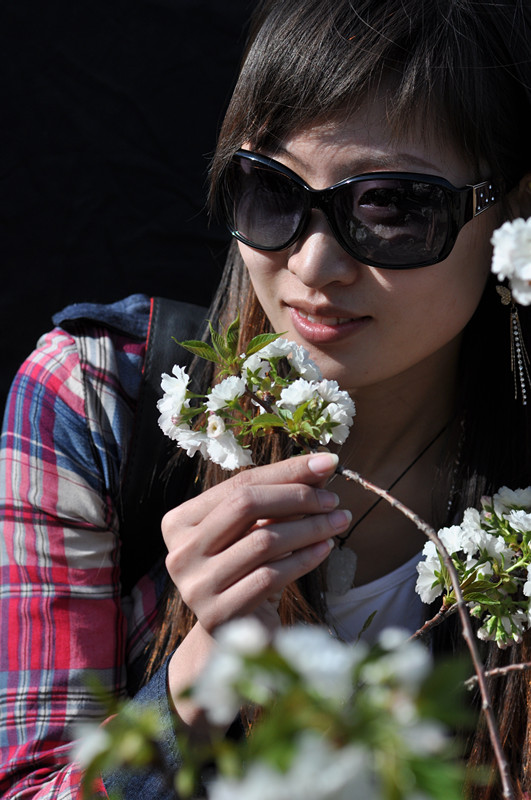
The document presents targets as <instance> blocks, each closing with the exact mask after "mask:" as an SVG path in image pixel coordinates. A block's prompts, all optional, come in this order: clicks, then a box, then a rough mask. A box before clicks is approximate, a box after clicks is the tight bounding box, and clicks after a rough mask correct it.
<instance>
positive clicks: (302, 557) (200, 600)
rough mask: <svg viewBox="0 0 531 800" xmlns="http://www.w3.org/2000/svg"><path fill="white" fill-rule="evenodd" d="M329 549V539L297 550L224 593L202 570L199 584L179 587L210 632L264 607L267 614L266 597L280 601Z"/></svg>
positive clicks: (267, 599)
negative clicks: (282, 595) (294, 582)
mask: <svg viewBox="0 0 531 800" xmlns="http://www.w3.org/2000/svg"><path fill="white" fill-rule="evenodd" d="M332 546H333V542H332V540H326V541H321V542H318V543H316V544H313V545H310V546H307V547H304V548H301V549H300V550H297V551H296V552H294V553H292V554H291V555H289V556H286V557H285V558H283V559H280V560H277V561H272V562H269V563H266V564H263V565H261V566H260V567H259V568H258V569H256V570H253V571H251V572H249V573H248V574H246V575H245V576H244V577H243V578H242V579H241V580H239V581H237V582H235V583H233V584H231V585H230V586H229V587H227V588H226V589H224V590H221V588H219V589H218V590H217V591H216V589H215V586H216V584H217V581H216V580H215V579H214V580H213V581H212V582H210V580H209V573H208V570H206V569H205V571H204V572H203V576H202V577H203V580H202V581H200V582H198V583H196V584H195V585H190V586H189V585H188V584H186V583H185V585H184V586H183V588H182V589H181V587H179V588H180V589H181V594H182V596H183V600H184V601H185V603H186V604H187V605H188V606H189V607H190V608H192V609H193V610H194V613H195V614H196V616H197V618H198V620H199V622H200V623H201V625H202V626H203V628H204V629H205V630H206V631H208V632H210V633H213V632H214V631H215V629H216V628H217V627H218V626H219V625H223V624H224V623H226V622H228V621H229V620H231V619H234V618H236V617H241V616H247V615H248V614H252V613H254V612H256V611H259V612H263V610H264V609H266V608H267V609H268V610H269V611H270V612H271V611H272V610H273V606H272V603H271V600H270V598H276V597H278V598H280V595H281V594H282V592H283V590H284V589H285V588H286V586H288V585H289V584H290V583H292V582H293V581H295V580H297V578H300V577H301V576H302V575H305V574H306V573H308V572H311V571H312V570H314V569H316V568H317V567H318V566H319V564H321V563H322V561H324V559H325V558H326V557H327V556H328V555H329V553H330V550H331V549H332ZM212 577H214V576H212Z"/></svg>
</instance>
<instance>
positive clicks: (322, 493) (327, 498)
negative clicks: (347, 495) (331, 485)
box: [317, 489, 339, 511]
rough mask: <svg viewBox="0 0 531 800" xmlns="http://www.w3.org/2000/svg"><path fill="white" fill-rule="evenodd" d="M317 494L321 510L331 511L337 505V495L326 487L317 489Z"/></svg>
mask: <svg viewBox="0 0 531 800" xmlns="http://www.w3.org/2000/svg"><path fill="white" fill-rule="evenodd" d="M317 496H318V498H319V505H320V506H321V508H322V509H323V511H331V510H332V509H333V508H337V506H338V505H339V497H338V495H337V494H336V493H335V492H329V491H327V490H326V489H317Z"/></svg>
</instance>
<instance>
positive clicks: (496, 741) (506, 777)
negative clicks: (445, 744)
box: [336, 465, 515, 800]
mask: <svg viewBox="0 0 531 800" xmlns="http://www.w3.org/2000/svg"><path fill="white" fill-rule="evenodd" d="M336 472H337V474H338V475H342V476H343V477H344V478H346V479H347V480H351V481H354V482H355V483H358V484H359V485H360V486H362V487H363V488H364V489H366V490H367V491H369V492H372V493H373V494H376V495H377V496H378V497H381V498H383V499H384V500H385V501H386V502H388V503H389V505H390V506H392V508H396V510H397V511H400V512H401V513H402V514H404V516H406V517H407V518H408V519H409V520H411V522H413V524H414V525H416V526H417V528H418V529H419V530H420V531H422V533H424V535H425V536H427V538H428V539H429V540H430V541H431V542H433V544H434V545H435V547H436V548H437V550H438V551H439V552H440V554H441V556H442V559H443V561H444V564H445V566H446V568H447V569H448V573H449V575H450V579H451V581H452V586H453V590H454V593H455V597H456V603H455V605H456V606H457V611H458V614H459V617H460V620H461V625H462V629H463V630H462V633H463V638H464V640H465V642H466V645H467V647H468V650H469V652H470V656H471V658H472V663H473V665H474V671H475V673H476V680H477V683H478V685H479V690H480V694H481V708H482V710H483V713H484V714H485V718H486V721H487V727H488V730H489V736H490V740H491V742H492V747H493V750H494V755H495V758H496V763H497V765H498V769H499V772H500V777H501V782H502V788H503V798H504V800H515V794H514V789H513V786H512V782H511V776H510V772H509V765H508V763H507V759H506V758H505V754H504V752H503V748H502V746H501V742H500V735H499V731H498V726H497V724H496V719H495V717H494V712H493V709H492V704H491V700H490V693H489V690H488V688H487V681H486V677H485V670H484V669H483V664H482V662H481V658H480V655H479V650H478V648H477V645H476V639H475V636H474V631H473V629H472V623H471V621H470V615H469V613H468V610H467V608H466V603H465V601H464V599H463V594H462V592H461V587H460V585H459V577H458V575H457V572H456V569H455V567H454V564H453V562H452V559H451V558H450V555H449V553H448V551H447V550H446V548H445V547H444V545H443V543H442V542H441V540H440V539H439V537H438V536H437V534H436V532H435V530H434V529H433V528H432V527H431V526H430V525H428V524H427V522H424V520H423V519H421V518H420V517H419V516H418V514H415V512H414V511H412V510H411V509H410V508H408V507H407V506H405V505H404V504H403V503H401V502H400V500H397V499H396V497H393V495H391V494H389V492H387V491H386V490H385V489H382V488H380V487H379V486H377V485H376V484H374V483H371V482H370V481H368V480H366V479H365V478H362V477H361V475H360V474H359V473H358V472H354V471H353V470H350V469H346V468H345V467H342V466H341V465H340V466H338V468H337V470H336Z"/></svg>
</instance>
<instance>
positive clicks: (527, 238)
mask: <svg viewBox="0 0 531 800" xmlns="http://www.w3.org/2000/svg"><path fill="white" fill-rule="evenodd" d="M491 242H492V244H493V245H494V252H493V256H492V272H494V273H495V274H496V275H497V276H498V279H499V280H500V281H503V280H504V279H505V278H507V280H508V281H509V285H510V287H511V292H512V295H513V298H514V300H515V301H516V302H517V303H521V305H524V306H528V305H529V304H530V303H531V218H529V219H527V220H524V219H514V220H512V221H509V222H504V224H503V225H502V226H501V227H500V228H498V229H497V230H495V231H494V233H493V235H492V239H491Z"/></svg>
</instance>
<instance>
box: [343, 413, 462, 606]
mask: <svg viewBox="0 0 531 800" xmlns="http://www.w3.org/2000/svg"><path fill="white" fill-rule="evenodd" d="M447 427H448V424H446V425H444V426H443V427H442V428H441V430H440V431H439V432H438V433H437V434H436V435H435V436H434V437H433V439H430V441H429V442H428V444H427V445H426V446H425V447H423V448H422V450H421V451H420V453H418V455H416V456H415V458H414V459H413V461H412V462H411V463H410V464H408V465H407V467H406V468H405V469H403V470H402V472H401V473H400V475H399V476H398V477H397V478H395V479H394V481H393V482H392V484H391V485H390V486H389V488H388V490H387V491H388V492H390V491H391V490H392V489H394V487H395V486H396V485H397V483H399V482H400V481H401V480H402V478H403V477H404V476H405V475H407V473H408V472H409V471H410V470H411V469H413V467H414V466H415V464H416V463H417V462H418V461H420V459H421V458H422V456H424V455H425V454H426V453H427V452H428V450H429V449H430V447H432V446H433V445H434V444H435V442H436V441H437V440H438V439H439V438H440V437H441V436H442V435H443V433H444V431H445V430H446V428H447ZM382 499H383V498H382V497H379V498H378V499H377V500H376V501H375V502H374V503H373V504H372V505H371V506H369V508H368V509H367V511H365V512H364V513H363V514H362V515H361V517H360V518H359V519H357V520H356V522H354V524H353V525H351V526H350V528H349V529H348V531H347V532H346V533H344V534H343V535H342V536H336V537H335V539H336V542H337V547H335V548H334V549H333V550H332V552H331V553H330V556H329V557H328V567H327V588H328V590H329V591H331V592H332V593H333V594H344V593H345V592H346V591H348V590H349V589H350V588H351V587H352V584H353V582H354V575H355V573H356V564H357V556H356V554H355V553H354V551H353V550H351V549H350V548H346V549H343V545H344V544H345V542H346V541H347V539H348V538H349V536H351V535H352V533H353V532H354V531H355V530H356V528H357V527H358V525H361V523H362V522H363V520H364V519H366V518H367V517H368V516H369V514H370V513H371V512H372V511H374V509H375V508H376V506H377V505H378V503H380V502H381V501H382Z"/></svg>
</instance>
